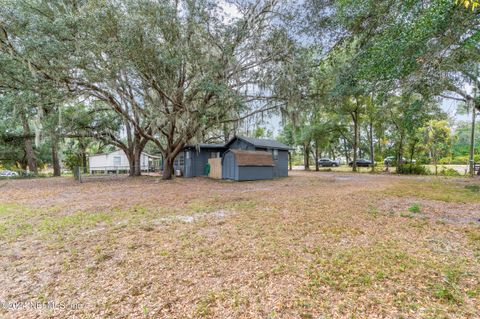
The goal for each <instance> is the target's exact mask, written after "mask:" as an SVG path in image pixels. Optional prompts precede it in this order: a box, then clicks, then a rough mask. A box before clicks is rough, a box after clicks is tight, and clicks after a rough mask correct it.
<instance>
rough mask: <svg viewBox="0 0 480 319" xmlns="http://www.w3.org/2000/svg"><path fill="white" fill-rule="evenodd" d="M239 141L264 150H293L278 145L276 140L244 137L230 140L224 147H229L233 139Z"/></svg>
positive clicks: (283, 145)
mask: <svg viewBox="0 0 480 319" xmlns="http://www.w3.org/2000/svg"><path fill="white" fill-rule="evenodd" d="M237 138H238V139H241V140H244V141H245V142H247V143H250V144H252V145H254V146H256V147H265V148H276V149H280V150H287V151H288V150H292V149H293V148H292V147H290V146H288V145H285V144H283V143H280V142H279V141H276V140H270V139H265V138H254V137H245V136H236V137H234V138H232V139H231V140H230V141H229V142H228V143H227V144H225V146H228V145H230V144H231V143H232V142H233V141H235V139H237Z"/></svg>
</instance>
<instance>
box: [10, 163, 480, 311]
mask: <svg viewBox="0 0 480 319" xmlns="http://www.w3.org/2000/svg"><path fill="white" fill-rule="evenodd" d="M479 262H480V182H479V181H478V180H477V179H465V178H463V179H462V178H435V177H400V176H394V175H384V174H352V173H343V172H300V171H294V172H291V176H290V177H288V178H282V179H277V180H273V181H257V182H241V183H237V182H227V181H216V180H209V179H206V178H194V179H183V178H178V179H175V180H173V181H162V180H160V179H159V178H158V177H151V176H146V177H140V178H113V179H97V180H87V181H86V182H85V183H82V184H79V183H76V182H75V181H74V180H73V178H66V177H65V178H44V179H32V180H11V181H0V283H1V289H0V318H202V317H206V318H480V315H479V314H480V267H479Z"/></svg>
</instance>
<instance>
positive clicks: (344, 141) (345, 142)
mask: <svg viewBox="0 0 480 319" xmlns="http://www.w3.org/2000/svg"><path fill="white" fill-rule="evenodd" d="M343 150H344V152H345V161H347V165H348V162H350V156H349V155H348V147H347V139H345V138H344V139H343Z"/></svg>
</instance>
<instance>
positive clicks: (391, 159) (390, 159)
mask: <svg viewBox="0 0 480 319" xmlns="http://www.w3.org/2000/svg"><path fill="white" fill-rule="evenodd" d="M402 163H406V164H408V163H410V160H407V159H406V158H405V157H402ZM416 163H417V161H416V160H414V159H413V160H412V164H416ZM383 164H384V165H389V166H395V165H396V164H397V158H396V157H395V156H387V157H385V159H384V160H383Z"/></svg>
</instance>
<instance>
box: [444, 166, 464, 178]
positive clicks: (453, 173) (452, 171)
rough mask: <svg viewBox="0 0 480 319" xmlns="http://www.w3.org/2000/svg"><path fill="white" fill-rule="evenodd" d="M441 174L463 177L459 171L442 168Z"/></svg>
mask: <svg viewBox="0 0 480 319" xmlns="http://www.w3.org/2000/svg"><path fill="white" fill-rule="evenodd" d="M439 174H440V175H443V176H461V174H460V173H459V172H458V171H457V170H455V169H453V168H445V167H443V168H442V170H441V171H440V172H439Z"/></svg>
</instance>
